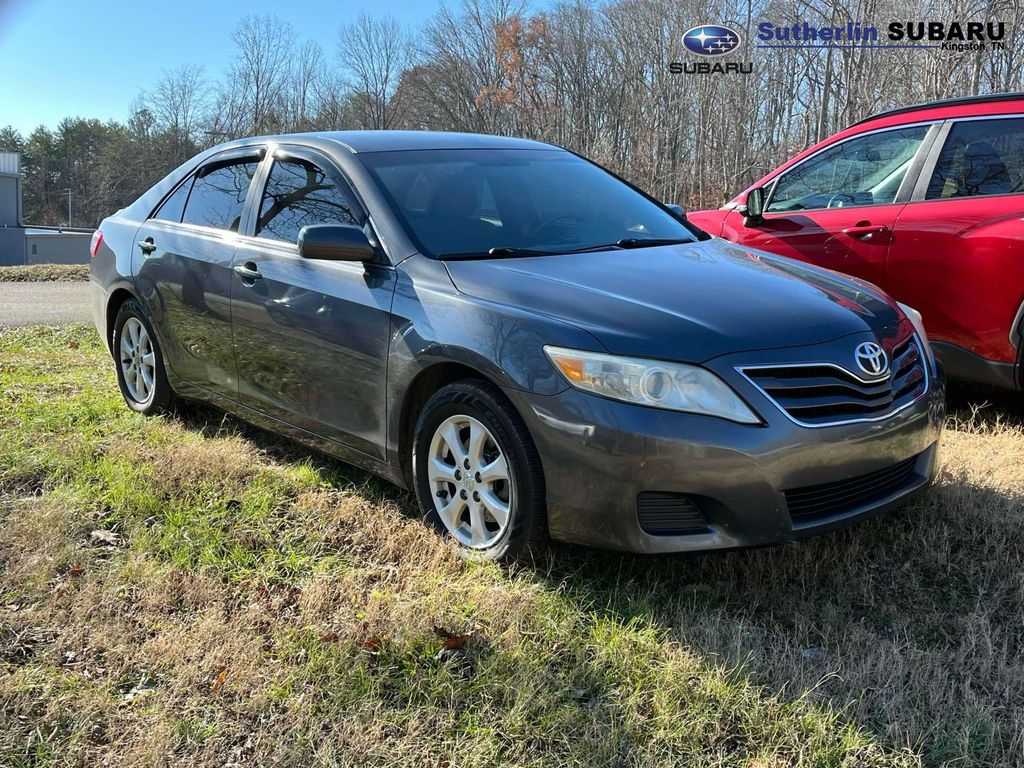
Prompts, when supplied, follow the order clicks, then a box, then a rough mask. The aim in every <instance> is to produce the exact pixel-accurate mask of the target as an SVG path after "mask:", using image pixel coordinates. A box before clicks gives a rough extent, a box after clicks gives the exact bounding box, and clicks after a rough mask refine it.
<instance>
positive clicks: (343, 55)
mask: <svg viewBox="0 0 1024 768" xmlns="http://www.w3.org/2000/svg"><path fill="white" fill-rule="evenodd" d="M338 58H339V61H340V62H341V65H342V68H343V70H344V71H343V77H345V78H346V79H347V81H348V83H349V85H350V89H351V93H350V98H351V100H352V104H353V106H354V107H355V110H356V113H357V115H358V117H359V122H360V126H361V127H364V128H374V129H378V130H383V129H387V128H391V127H392V126H393V125H394V124H395V123H396V122H398V120H399V119H400V118H401V110H400V107H401V102H400V101H396V100H395V99H394V98H393V96H394V95H395V91H396V90H397V88H398V84H399V80H400V79H401V76H402V72H403V71H405V70H406V69H407V68H408V67H409V65H410V63H411V59H412V52H411V44H410V39H409V35H408V33H406V32H405V31H404V30H403V29H402V27H401V25H400V24H399V23H398V22H397V21H396V20H395V19H394V18H392V17H390V16H386V17H384V18H381V19H374V18H371V17H369V16H367V15H366V14H360V16H359V18H358V19H356V21H355V22H353V23H352V24H348V25H346V26H344V27H342V28H341V32H340V34H339V41H338Z"/></svg>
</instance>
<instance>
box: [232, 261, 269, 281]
mask: <svg viewBox="0 0 1024 768" xmlns="http://www.w3.org/2000/svg"><path fill="white" fill-rule="evenodd" d="M235 274H236V275H238V276H239V277H240V278H242V282H248V283H254V282H255V281H257V280H259V279H260V278H261V277H263V275H261V274H260V271H259V270H258V269H257V268H256V262H255V261H247V262H245V264H239V265H238V266H237V267H235Z"/></svg>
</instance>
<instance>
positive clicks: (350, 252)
mask: <svg viewBox="0 0 1024 768" xmlns="http://www.w3.org/2000/svg"><path fill="white" fill-rule="evenodd" d="M299 256H301V257H302V258H304V259H324V260H325V261H373V260H374V259H375V258H376V257H377V253H376V251H374V249H373V246H372V245H370V241H369V239H368V238H367V237H366V233H365V232H363V230H362V229H361V228H360V227H353V226H350V225H347V224H310V225H309V226H305V227H303V228H302V229H301V230H299Z"/></svg>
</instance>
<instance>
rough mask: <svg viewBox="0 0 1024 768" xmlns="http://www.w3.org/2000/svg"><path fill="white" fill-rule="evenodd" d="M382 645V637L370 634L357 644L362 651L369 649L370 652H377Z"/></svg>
mask: <svg viewBox="0 0 1024 768" xmlns="http://www.w3.org/2000/svg"><path fill="white" fill-rule="evenodd" d="M382 645H384V638H382V637H381V636H380V635H371V636H370V637H368V638H366V639H365V640H363V642H361V643H360V644H359V647H360V648H362V649H363V650H364V651H369V652H370V653H377V651H379V650H380V647H381V646H382Z"/></svg>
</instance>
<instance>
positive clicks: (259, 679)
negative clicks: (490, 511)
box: [0, 330, 1024, 768]
mask: <svg viewBox="0 0 1024 768" xmlns="http://www.w3.org/2000/svg"><path fill="white" fill-rule="evenodd" d="M80 333H82V331H81V330H78V331H70V332H63V331H55V330H49V331H32V330H26V331H15V332H8V333H5V334H3V335H0V392H3V393H4V394H2V395H0V765H5V766H6V765H12V766H14V765H117V766H121V765H157V764H159V765H182V766H186V765H187V766H224V765H232V764H234V765H288V766H290V765H296V766H299V765H301V766H310V765H353V766H355V765H388V766H390V765H409V766H441V765H450V766H473V765H479V766H490V765H588V766H590V765H635V766H647V765H735V766H742V767H743V768H754V767H755V766H772V767H773V768H774V767H775V766H790V765H829V766H831V765H835V766H844V768H853V766H883V765H884V766H893V765H899V766H902V765H906V766H911V765H920V764H928V765H938V764H950V765H957V766H970V765H977V766H988V765H1021V764H1024V751H1022V750H1024V741H1022V739H1024V736H1022V734H1024V661H1022V660H1021V650H1022V639H1024V569H1022V567H1021V566H1022V565H1024V544H1022V542H1024V536H1022V533H1024V466H1022V462H1021V461H1020V459H1019V457H1020V454H1021V448H1022V446H1024V430H1022V429H1021V427H1020V426H1019V424H1020V419H1019V418H1018V417H1017V416H1016V415H1014V412H1013V409H1012V407H1011V406H1012V404H1011V406H1007V407H1002V408H1000V407H994V408H988V409H985V410H983V411H981V412H980V413H976V414H972V413H971V412H970V410H969V409H967V408H962V409H960V410H959V411H958V413H957V418H956V419H954V420H953V421H952V422H951V428H950V430H949V431H948V432H947V435H946V438H945V440H944V445H943V457H944V469H943V471H942V474H941V476H940V477H939V480H938V483H937V485H936V487H935V488H934V489H933V491H932V492H931V493H930V495H929V496H928V498H927V499H926V500H925V501H924V502H922V503H920V504H917V505H915V506H913V507H911V508H909V509H907V510H905V511H903V512H900V513H896V514H893V515H890V516H887V517H885V518H882V519H880V520H877V521H874V522H872V523H869V524H866V525H864V526H860V527H858V528H856V529H852V530H850V531H846V532H843V533H840V534H838V535H835V536H830V537H826V538H823V539H819V540H815V541H811V542H807V543H804V544H801V545H799V546H793V547H786V548H776V549H769V550H761V551H754V552H740V553H732V554H728V555H713V556H705V557H694V558H678V557H675V558H657V559H652V558H639V557H628V556H619V555H609V554H605V553H596V552H588V551H585V550H580V549H576V548H569V547H557V546H556V547H552V549H551V550H550V551H549V552H547V553H545V554H544V555H542V556H541V557H540V558H539V559H538V560H537V561H536V562H535V563H533V565H532V567H529V568H527V567H522V568H516V569H512V570H511V571H508V570H501V569H498V568H496V567H493V566H490V565H485V564H475V563H469V562H466V561H464V560H463V559H461V558H460V557H459V556H458V555H457V553H456V552H455V551H454V550H453V549H452V548H451V547H450V546H449V545H447V544H445V543H444V542H442V541H441V540H440V539H439V538H438V537H436V536H435V535H434V534H433V533H432V532H431V531H430V530H429V529H428V528H427V527H426V526H425V525H423V524H422V523H421V522H420V521H419V520H417V519H416V518H415V517H414V516H412V515H411V514H410V505H409V504H408V500H407V499H406V498H405V497H404V496H403V495H401V494H399V493H397V492H396V491H393V490H391V489H389V488H388V487H387V486H385V485H383V484H381V483H379V482H377V481H375V480H373V479H371V478H368V477H367V476H366V475H364V474H362V473H359V472H358V471H356V470H353V469H350V468H347V467H345V466H344V465H341V464H338V463H335V462H332V461H330V460H328V459H325V458H323V457H319V456H315V455H311V454H309V453H307V452H305V451H303V450H302V449H299V448H296V447H295V446H292V445H289V444H284V443H282V442H281V441H279V440H277V439H276V438H273V437H270V436H268V435H265V434H263V433H261V432H258V431H256V430H253V429H250V428H247V427H245V426H243V425H240V424H238V423H237V422H234V421H232V420H230V419H224V418H223V417H222V416H221V415H220V414H216V413H213V412H210V411H205V410H197V411H193V412H190V413H186V414H183V415H182V416H181V417H180V418H177V419H169V420H145V419H142V418H140V417H137V416H135V415H133V414H130V413H129V412H128V411H127V410H126V409H124V408H123V407H122V406H121V404H120V403H119V402H118V398H117V394H116V388H115V387H114V385H113V379H112V375H111V374H110V372H109V371H108V370H107V369H108V368H109V366H108V364H107V362H106V360H105V359H104V357H103V355H102V353H101V352H100V350H99V348H98V345H97V344H96V343H95V342H92V341H89V340H85V339H79V338H77V337H76V334H80ZM54 363H57V364H56V365H55V364H54ZM97 528H102V529H110V530H113V531H115V532H116V533H117V534H118V535H119V536H121V537H122V538H123V544H122V546H118V547H110V546H105V545H97V544H95V543H93V542H92V541H91V540H90V532H91V531H93V530H95V529H97Z"/></svg>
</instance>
